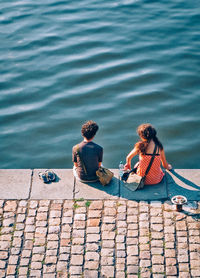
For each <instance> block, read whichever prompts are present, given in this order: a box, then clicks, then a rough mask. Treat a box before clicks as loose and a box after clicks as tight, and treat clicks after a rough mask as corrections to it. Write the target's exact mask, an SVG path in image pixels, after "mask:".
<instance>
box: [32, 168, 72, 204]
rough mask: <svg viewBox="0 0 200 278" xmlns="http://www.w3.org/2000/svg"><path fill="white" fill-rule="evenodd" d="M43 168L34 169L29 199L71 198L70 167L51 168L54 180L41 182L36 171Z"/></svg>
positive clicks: (41, 170)
mask: <svg viewBox="0 0 200 278" xmlns="http://www.w3.org/2000/svg"><path fill="white" fill-rule="evenodd" d="M44 171H45V169H35V170H34V173H33V183H32V189H31V195H30V199H53V200H54V199H73V190H74V176H73V172H72V169H53V171H54V172H55V173H56V175H57V177H58V178H57V180H56V182H51V183H47V184H46V183H43V181H42V180H41V179H40V178H39V176H38V173H39V172H44Z"/></svg>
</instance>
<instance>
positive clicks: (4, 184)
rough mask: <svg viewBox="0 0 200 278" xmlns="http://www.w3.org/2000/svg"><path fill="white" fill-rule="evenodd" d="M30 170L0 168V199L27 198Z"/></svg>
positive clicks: (29, 185)
mask: <svg viewBox="0 0 200 278" xmlns="http://www.w3.org/2000/svg"><path fill="white" fill-rule="evenodd" d="M31 176H32V170H30V169H24V170H22V169H16V170H15V169H0V199H28V198H29V192H30V187H31Z"/></svg>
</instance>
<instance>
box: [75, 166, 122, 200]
mask: <svg viewBox="0 0 200 278" xmlns="http://www.w3.org/2000/svg"><path fill="white" fill-rule="evenodd" d="M111 171H112V172H114V177H113V178H112V181H111V183H110V184H109V185H106V186H103V185H101V184H100V183H99V182H96V183H82V182H80V181H78V180H76V183H75V194H74V198H75V199H79V198H84V199H89V200H91V199H93V200H97V199H113V198H114V199H116V198H118V197H119V182H120V181H119V178H118V170H116V169H111Z"/></svg>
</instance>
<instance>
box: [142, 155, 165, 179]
mask: <svg viewBox="0 0 200 278" xmlns="http://www.w3.org/2000/svg"><path fill="white" fill-rule="evenodd" d="M151 157H152V155H151V154H145V155H143V154H140V155H139V166H138V168H137V175H138V176H141V177H143V176H144V175H145V171H146V169H147V167H148V165H149V163H150V160H151ZM160 166H161V159H160V154H156V155H155V158H154V161H153V164H152V165H151V168H150V170H149V172H148V174H147V176H146V179H145V184H156V183H159V182H161V180H162V178H163V176H164V173H163V171H162V169H161V167H160Z"/></svg>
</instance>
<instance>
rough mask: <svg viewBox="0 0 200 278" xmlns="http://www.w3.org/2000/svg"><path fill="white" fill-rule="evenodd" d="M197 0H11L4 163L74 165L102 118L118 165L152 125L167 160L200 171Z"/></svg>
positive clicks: (0, 17) (110, 156) (5, 24)
mask: <svg viewBox="0 0 200 278" xmlns="http://www.w3.org/2000/svg"><path fill="white" fill-rule="evenodd" d="M199 22H200V15H199V1H197V0H190V1H185V0H182V1H180V0H173V1H172V0H168V1H166V0H160V1H147V0H146V1H145V0H119V1H114V0H106V1H104V0H101V1H97V0H81V1H77V0H73V1H67V0H65V1H64V0H45V1H39V0H18V1H17V0H14V1H10V0H4V1H2V2H1V11H0V41H1V43H0V107H1V109H0V153H1V159H0V168H40V167H42V168H48V167H49V168H71V167H72V162H71V148H72V146H73V145H74V144H76V143H78V142H79V141H80V140H81V136H80V128H81V125H82V124H83V122H85V121H86V120H89V119H93V120H95V121H96V122H97V123H98V124H99V126H100V129H99V131H98V133H97V135H96V138H95V142H96V143H98V144H100V145H102V146H103V147H104V165H105V166H108V167H114V168H116V167H118V164H119V161H120V160H123V161H124V160H125V156H126V155H127V153H128V152H129V151H130V150H131V148H132V146H133V145H134V143H135V142H136V141H137V140H138V137H137V135H136V131H135V130H136V127H137V126H138V125H139V124H141V123H143V122H150V123H152V124H153V125H154V126H155V127H156V129H157V130H158V137H159V138H160V140H161V141H162V143H163V145H164V148H165V151H166V156H167V159H168V161H169V162H170V163H171V164H172V165H173V166H174V167H176V168H200V159H199V158H200V154H199V150H200V97H199V96H200V93H199V92H200V39H199V34H200V25H199Z"/></svg>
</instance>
